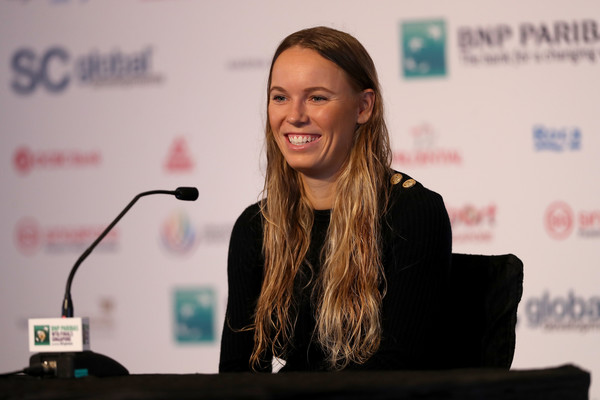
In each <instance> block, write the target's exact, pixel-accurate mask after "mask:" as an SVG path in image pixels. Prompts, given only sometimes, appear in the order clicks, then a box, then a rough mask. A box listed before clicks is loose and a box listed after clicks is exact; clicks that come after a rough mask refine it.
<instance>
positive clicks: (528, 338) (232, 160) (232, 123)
mask: <svg viewBox="0 0 600 400" xmlns="http://www.w3.org/2000/svg"><path fill="white" fill-rule="evenodd" d="M315 25H329V26H333V27H335V28H338V29H342V30H346V31H348V32H350V33H352V34H353V35H355V36H356V37H357V38H358V39H359V40H361V42H362V43H363V44H364V45H365V47H366V48H367V49H368V50H369V52H370V53H371V55H372V57H373V59H374V60H375V63H376V65H377V67H378V70H379V73H380V79H381V82H382V86H383V89H384V97H385V101H386V111H387V119H388V123H389V126H390V130H391V132H392V144H393V148H394V153H395V157H394V160H395V161H394V167H395V168H397V169H399V170H401V171H404V172H406V173H408V174H410V175H412V176H413V177H414V178H416V179H418V180H420V181H421V182H422V183H423V184H425V185H426V186H427V187H429V188H431V189H433V190H435V191H437V192H439V193H441V194H442V195H443V196H444V199H445V201H446V205H447V207H448V210H449V212H450V215H451V218H452V224H453V232H454V251H455V252H466V253H483V254H501V253H507V252H512V253H514V254H516V255H518V256H519V257H520V258H521V259H522V260H523V262H524V264H525V288H524V295H523V300H522V303H521V306H520V309H519V324H518V328H517V350H516V354H515V361H514V363H513V368H519V369H522V368H538V367H549V366H555V365H560V364H564V363H575V364H577V365H579V366H581V367H583V368H585V369H587V370H589V371H591V372H592V377H593V379H594V378H595V374H597V373H598V372H600V361H598V360H600V350H599V348H600V346H598V344H599V339H600V291H599V289H598V288H599V285H598V284H599V283H600V273H599V272H598V267H599V265H598V259H599V257H598V256H599V255H600V254H599V250H598V249H599V242H600V196H599V195H600V185H598V183H597V179H598V178H597V176H598V174H599V173H600V162H599V161H598V157H599V156H600V135H599V133H600V119H599V118H598V113H599V108H598V104H599V103H600V70H599V68H600V6H599V5H598V3H597V2H595V1H592V0H590V1H583V0H579V1H569V2H560V1H549V2H544V3H543V5H542V4H540V3H539V2H537V1H521V2H518V4H517V3H515V4H513V5H507V4H506V2H504V1H488V2H479V1H476V0H462V1H453V2H446V1H404V2H397V1H378V2H374V3H372V4H368V5H367V3H365V2H364V1H348V0H346V1H322V0H319V1H312V0H309V1H304V2H301V3H292V2H280V1H267V0H261V1H254V2H246V1H241V0H240V1H233V0H229V1H191V0H188V1H186V0H179V1H175V0H172V1H166V0H165V1H159V0H154V1H152V0H146V1H144V0H118V1H117V0H105V1H93V0H88V1H84V0H81V1H76V0H71V1H67V0H38V1H35V2H34V1H25V0H23V1H19V0H5V1H2V2H0V104H1V105H0V130H1V137H0V159H1V160H2V163H3V168H0V181H1V183H2V187H3V190H2V191H1V194H0V199H1V203H0V204H1V208H0V218H1V224H0V254H1V255H2V256H1V257H2V258H1V260H2V264H1V265H0V271H1V272H0V274H1V275H0V316H1V318H2V328H1V333H2V344H1V345H0V351H1V354H2V356H1V357H0V370H3V371H9V370H14V369H18V368H22V367H24V366H26V365H27V364H28V357H29V353H28V348H27V328H26V322H27V319H28V318H32V317H58V316H59V315H60V303H61V300H62V296H63V290H64V284H65V281H66V278H67V275H68V272H69V270H70V268H71V266H72V265H73V264H74V262H75V261H76V259H77V257H78V256H79V254H80V253H81V252H82V251H83V250H84V249H85V248H86V247H87V246H88V245H89V244H90V243H91V242H92V241H93V240H94V238H95V235H97V233H98V232H99V231H100V230H101V229H102V228H103V227H104V226H106V225H107V224H108V223H109V222H110V221H111V220H112V219H113V218H114V217H115V216H116V215H117V214H118V212H119V211H120V210H121V209H122V208H123V207H124V206H125V205H126V204H127V202H129V201H130V200H131V198H133V196H135V195H136V194H137V193H139V192H142V191H146V190H151V189H174V188H175V187H177V186H197V187H198V188H199V190H200V198H199V199H198V201H196V202H194V203H182V202H178V201H177V200H175V199H173V198H170V197H167V196H154V197H148V198H144V199H142V200H140V202H139V203H138V204H137V205H136V206H135V207H134V208H133V209H132V210H131V211H130V212H129V214H127V215H126V216H125V218H124V219H123V220H122V221H121V223H120V224H119V225H118V226H117V228H116V229H115V231H114V232H113V233H112V234H111V235H110V236H109V237H107V238H106V240H105V241H104V242H103V244H102V245H101V246H99V247H98V249H97V250H96V251H95V252H94V253H93V254H92V255H91V256H90V257H89V258H88V259H87V260H86V261H85V262H84V264H83V265H82V267H81V269H80V271H79V272H78V274H77V275H76V277H75V280H74V284H73V299H74V304H75V315H76V316H89V317H90V320H91V325H92V336H91V340H92V349H93V350H95V351H97V352H100V353H103V354H106V355H109V356H111V357H113V358H115V359H116V360H118V361H120V362H121V363H122V364H123V365H125V366H126V367H127V368H128V369H129V370H130V371H131V372H133V373H151V372H155V373H161V372H171V373H191V372H215V371H216V370H217V363H218V348H219V337H220V330H221V324H222V321H223V315H224V309H225V302H226V298H227V290H226V272H225V271H226V258H227V243H228V238H229V233H230V230H231V226H232V224H233V222H234V221H235V219H236V217H237V215H239V213H240V212H241V211H242V210H243V209H244V208H245V207H246V206H247V205H249V204H250V203H252V202H254V201H256V199H257V197H258V194H259V192H260V190H261V188H262V178H263V163H264V161H263V153H262V144H263V142H262V134H263V133H262V131H263V126H264V122H265V119H264V110H265V102H266V99H265V84H266V78H267V72H268V71H267V70H268V64H269V59H270V57H271V55H272V53H273V51H274V49H275V47H276V46H277V44H278V42H279V41H280V40H281V39H282V38H283V37H284V36H286V35H287V34H289V33H291V32H293V31H295V30H298V29H301V28H304V27H309V26H315ZM590 397H591V398H595V399H599V398H600V387H599V386H598V385H594V383H593V384H592V390H591V396H590Z"/></svg>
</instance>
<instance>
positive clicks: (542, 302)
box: [525, 290, 600, 332]
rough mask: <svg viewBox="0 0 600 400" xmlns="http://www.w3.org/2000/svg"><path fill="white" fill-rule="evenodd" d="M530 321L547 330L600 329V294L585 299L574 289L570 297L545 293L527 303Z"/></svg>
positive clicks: (536, 326)
mask: <svg viewBox="0 0 600 400" xmlns="http://www.w3.org/2000/svg"><path fill="white" fill-rule="evenodd" d="M525 313H526V316H527V322H528V324H529V326H531V327H532V328H541V329H544V330H549V331H552V330H561V331H563V330H576V331H582V332H585V331H588V330H598V329H600V296H592V297H588V298H585V297H583V296H579V295H576V294H575V293H574V292H573V291H572V290H571V291H569V293H568V294H567V295H566V296H551V295H550V294H549V293H548V292H545V293H544V294H543V295H542V296H541V297H532V298H530V299H528V300H527V302H526V303H525Z"/></svg>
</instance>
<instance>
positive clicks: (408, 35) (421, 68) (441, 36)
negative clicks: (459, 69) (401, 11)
mask: <svg viewBox="0 0 600 400" xmlns="http://www.w3.org/2000/svg"><path fill="white" fill-rule="evenodd" d="M401 31H402V39H401V40H402V60H401V64H402V71H403V73H404V77H405V78H424V77H433V76H445V75H446V23H445V21H444V20H428V21H411V22H403V23H402V24H401Z"/></svg>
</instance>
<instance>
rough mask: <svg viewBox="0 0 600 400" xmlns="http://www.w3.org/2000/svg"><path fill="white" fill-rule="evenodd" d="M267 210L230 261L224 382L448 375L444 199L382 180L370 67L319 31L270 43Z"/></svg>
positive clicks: (391, 176)
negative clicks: (336, 374)
mask: <svg viewBox="0 0 600 400" xmlns="http://www.w3.org/2000/svg"><path fill="white" fill-rule="evenodd" d="M267 95H268V103H267V117H268V120H267V124H266V130H265V140H266V153H267V171H266V177H265V187H264V192H263V199H262V200H261V201H259V202H258V203H256V204H254V205H251V206H250V207H248V208H247V209H246V210H245V211H244V212H243V213H242V214H241V216H240V217H239V218H238V220H237V222H236V224H235V226H234V229H233V232H232V235H231V241H230V248H229V258H228V285H229V298H228V304H227V312H226V318H225V324H224V327H223V336H222V342H221V358H220V363H219V371H220V372H228V371H271V363H272V359H273V357H274V356H275V357H277V358H279V359H282V360H284V361H285V366H284V367H283V368H282V371H329V370H341V369H421V368H440V367H443V366H444V365H445V359H444V352H443V349H444V343H443V340H441V339H440V338H441V337H443V333H441V331H440V329H441V328H442V326H443V324H442V323H441V319H442V313H443V311H442V306H443V301H444V291H445V290H446V280H447V277H448V273H449V268H450V256H451V232H450V223H449V219H448V214H447V212H446V209H445V207H444V203H443V200H442V198H441V197H440V196H439V195H438V194H436V193H434V192H431V191H429V190H428V189H426V188H424V187H423V186H422V185H421V184H420V183H418V182H416V181H415V180H413V179H412V178H410V177H409V176H407V175H405V174H402V173H398V172H395V171H393V170H391V169H390V163H391V151H390V147H389V138H388V132H387V128H386V125H385V122H384V118H383V102H382V96H381V91H380V88H379V83H378V78H377V72H376V70H375V66H374V64H373V61H372V60H371V57H370V56H369V55H368V53H367V52H366V50H365V49H364V48H363V46H362V45H361V44H360V43H359V42H358V41H357V40H356V39H355V38H354V37H352V36H351V35H349V34H347V33H344V32H340V31H337V30H334V29H331V28H326V27H317V28H311V29H305V30H302V31H299V32H296V33H293V34H291V35H290V36H288V37H287V38H286V39H284V40H283V42H282V43H281V44H280V45H279V47H278V49H277V51H276V52H275V55H274V57H273V62H272V64H271V70H270V75H269V80H268V86H267Z"/></svg>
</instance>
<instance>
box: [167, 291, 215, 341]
mask: <svg viewBox="0 0 600 400" xmlns="http://www.w3.org/2000/svg"><path fill="white" fill-rule="evenodd" d="M216 302H217V300H216V294H215V290H214V289H213V288H212V287H195V288H177V289H176V290H175V304H174V306H175V340H176V341H177V342H178V343H202V342H213V341H214V340H215V337H216V335H215V307H216Z"/></svg>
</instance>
